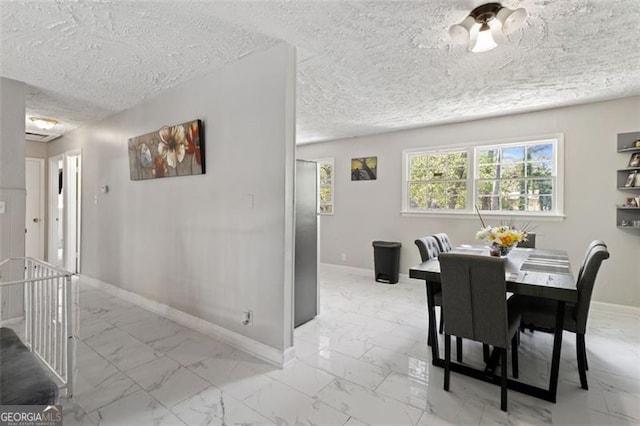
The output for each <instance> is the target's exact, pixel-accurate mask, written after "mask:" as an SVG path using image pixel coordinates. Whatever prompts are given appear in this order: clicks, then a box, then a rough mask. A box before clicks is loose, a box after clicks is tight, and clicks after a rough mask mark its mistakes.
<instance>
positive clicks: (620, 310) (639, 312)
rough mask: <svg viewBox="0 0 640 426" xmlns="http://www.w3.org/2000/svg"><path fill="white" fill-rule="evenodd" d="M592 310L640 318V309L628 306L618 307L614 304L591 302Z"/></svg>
mask: <svg viewBox="0 0 640 426" xmlns="http://www.w3.org/2000/svg"><path fill="white" fill-rule="evenodd" d="M591 309H594V310H596V311H603V312H611V313H614V314H622V315H630V316H634V317H640V308H638V307H636V306H628V305H616V304H614V303H605V302H596V301H592V302H591Z"/></svg>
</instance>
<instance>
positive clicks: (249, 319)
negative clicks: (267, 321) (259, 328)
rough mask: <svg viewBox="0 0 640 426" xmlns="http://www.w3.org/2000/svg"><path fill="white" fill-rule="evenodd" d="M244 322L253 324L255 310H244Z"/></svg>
mask: <svg viewBox="0 0 640 426" xmlns="http://www.w3.org/2000/svg"><path fill="white" fill-rule="evenodd" d="M242 324H244V325H253V311H244V312H243V313H242Z"/></svg>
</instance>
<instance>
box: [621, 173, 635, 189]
mask: <svg viewBox="0 0 640 426" xmlns="http://www.w3.org/2000/svg"><path fill="white" fill-rule="evenodd" d="M637 174H638V172H631V173H629V176H628V177H627V181H626V182H625V184H624V186H625V188H631V187H633V186H635V180H636V175H637Z"/></svg>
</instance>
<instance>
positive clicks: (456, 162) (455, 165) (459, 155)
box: [447, 152, 467, 180]
mask: <svg viewBox="0 0 640 426" xmlns="http://www.w3.org/2000/svg"><path fill="white" fill-rule="evenodd" d="M447 163H448V164H447V166H448V173H447V178H448V179H453V180H459V179H466V178H467V153H466V152H452V153H449V154H447Z"/></svg>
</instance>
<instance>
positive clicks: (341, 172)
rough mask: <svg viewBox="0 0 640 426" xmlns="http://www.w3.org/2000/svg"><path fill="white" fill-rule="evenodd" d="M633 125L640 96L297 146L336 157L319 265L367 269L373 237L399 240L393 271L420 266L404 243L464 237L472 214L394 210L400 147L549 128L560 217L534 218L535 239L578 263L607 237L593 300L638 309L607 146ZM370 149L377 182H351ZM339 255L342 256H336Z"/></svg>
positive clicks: (469, 233)
mask: <svg viewBox="0 0 640 426" xmlns="http://www.w3.org/2000/svg"><path fill="white" fill-rule="evenodd" d="M639 130H640V97H632V98H626V99H620V100H614V101H609V102H601V103H593V104H587V105H582V106H575V107H568V108H560V109H552V110H546V111H540V112H535V113H527V114H518V115H511V116H505V117H499V118H492V119H485V120H478V121H470V122H465V123H458V124H450V125H441V126H434V127H425V128H420V129H414V130H410V131H402V132H394V133H387V134H380V135H373V136H365V137H360V138H353V139H346V140H338V141H329V142H324V143H317V144H309V145H303V146H299V147H298V157H299V158H322V157H335V171H336V176H335V214H334V215H333V216H322V218H321V246H322V253H321V259H322V262H327V263H334V264H346V265H350V266H355V267H360V268H368V269H373V249H372V247H371V242H372V241H374V240H390V241H400V242H401V243H402V251H401V272H404V273H407V272H408V269H409V268H410V267H411V266H412V265H414V264H417V263H419V260H420V257H419V253H418V250H417V248H416V247H415V245H414V243H413V241H414V240H415V239H416V238H417V237H421V236H425V235H430V234H434V233H437V232H447V233H448V234H449V236H450V237H451V238H452V240H453V242H454V243H473V242H474V235H475V232H476V231H477V230H478V229H479V223H478V219H477V218H476V217H465V218H460V219H453V218H433V217H431V218H430V217H406V216H401V215H400V210H401V207H402V150H403V149H407V148H417V147H429V146H441V145H447V144H459V143H469V142H473V141H490V140H500V139H508V138H517V137H527V136H535V135H541V134H550V133H564V136H565V164H564V166H565V197H564V206H565V214H566V216H567V217H566V219H565V220H564V221H562V222H537V223H535V224H536V225H537V229H536V233H537V234H538V235H537V241H536V242H537V246H538V247H546V248H564V249H567V250H568V252H569V256H570V258H571V263H572V265H573V267H574V269H577V267H578V266H579V264H580V263H581V262H582V258H583V256H584V250H585V248H586V246H587V244H588V243H589V242H590V241H591V240H593V239H603V240H605V241H606V242H607V244H608V246H609V250H610V252H611V258H610V259H609V260H608V261H606V262H605V263H604V264H603V266H602V269H601V271H600V275H599V278H598V283H597V285H596V289H595V293H594V299H595V300H598V301H601V302H609V303H616V304H622V305H631V306H640V262H639V260H640V232H637V231H634V230H620V229H617V228H616V209H615V205H616V203H621V202H622V201H623V199H624V197H625V196H629V195H628V194H625V193H623V192H622V191H617V190H616V172H615V171H616V169H620V168H624V167H626V165H627V162H628V160H629V159H628V155H623V154H618V153H617V152H616V136H617V133H624V132H631V131H639ZM362 156H378V180H376V181H356V182H351V180H350V170H349V167H350V164H349V163H350V159H351V158H352V157H362ZM341 253H345V254H346V256H347V261H346V262H342V261H341V260H340V255H341Z"/></svg>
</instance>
